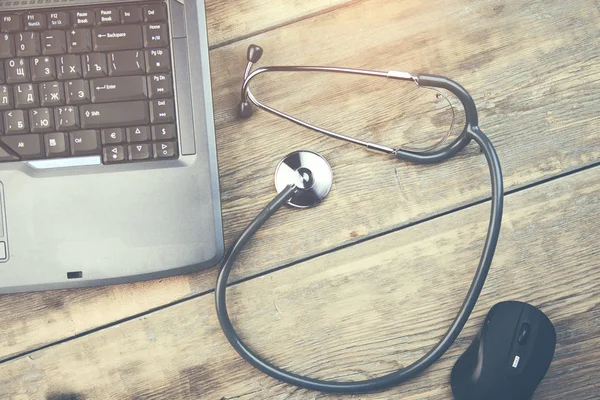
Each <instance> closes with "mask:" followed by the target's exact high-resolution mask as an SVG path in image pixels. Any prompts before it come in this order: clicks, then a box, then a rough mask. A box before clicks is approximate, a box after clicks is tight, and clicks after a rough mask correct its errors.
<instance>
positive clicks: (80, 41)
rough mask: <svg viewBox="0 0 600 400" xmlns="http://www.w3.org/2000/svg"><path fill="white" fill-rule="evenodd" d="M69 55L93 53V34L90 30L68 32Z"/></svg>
mask: <svg viewBox="0 0 600 400" xmlns="http://www.w3.org/2000/svg"><path fill="white" fill-rule="evenodd" d="M67 46H68V47H69V53H87V52H89V51H92V33H91V31H90V30H89V29H72V30H70V31H68V32H67Z"/></svg>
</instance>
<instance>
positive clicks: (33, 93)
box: [14, 83, 40, 108]
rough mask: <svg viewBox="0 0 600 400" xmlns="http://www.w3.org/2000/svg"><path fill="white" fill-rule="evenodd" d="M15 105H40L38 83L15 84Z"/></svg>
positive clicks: (27, 106) (24, 106) (23, 106)
mask: <svg viewBox="0 0 600 400" xmlns="http://www.w3.org/2000/svg"><path fill="white" fill-rule="evenodd" d="M14 90H15V106H16V107H17V108H29V107H37V106H39V105H40V99H39V98H38V88H37V85H34V84H31V83H20V84H18V85H15V86H14Z"/></svg>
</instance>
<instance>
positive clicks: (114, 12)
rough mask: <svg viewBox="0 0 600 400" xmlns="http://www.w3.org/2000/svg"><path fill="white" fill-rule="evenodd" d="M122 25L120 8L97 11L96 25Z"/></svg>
mask: <svg viewBox="0 0 600 400" xmlns="http://www.w3.org/2000/svg"><path fill="white" fill-rule="evenodd" d="M119 23H121V13H120V11H119V9H118V8H101V9H99V10H97V11H96V25H115V24H119Z"/></svg>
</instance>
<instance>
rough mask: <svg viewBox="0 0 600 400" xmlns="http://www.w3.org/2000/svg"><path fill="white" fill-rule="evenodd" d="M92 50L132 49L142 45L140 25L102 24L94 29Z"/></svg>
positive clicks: (139, 47)
mask: <svg viewBox="0 0 600 400" xmlns="http://www.w3.org/2000/svg"><path fill="white" fill-rule="evenodd" d="M92 36H93V38H94V51H112V50H133V49H141V48H143V47H144V41H143V36H142V28H141V26H140V25H117V26H102V27H99V28H96V29H94V31H93V33H92Z"/></svg>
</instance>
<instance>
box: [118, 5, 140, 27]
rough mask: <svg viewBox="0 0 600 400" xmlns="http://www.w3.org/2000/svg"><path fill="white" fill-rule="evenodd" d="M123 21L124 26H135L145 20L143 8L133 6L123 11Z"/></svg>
mask: <svg viewBox="0 0 600 400" xmlns="http://www.w3.org/2000/svg"><path fill="white" fill-rule="evenodd" d="M121 20H122V21H123V23H124V24H135V23H137V22H142V21H143V20H144V17H143V11H142V7H140V6H131V7H123V8H122V9H121Z"/></svg>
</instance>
